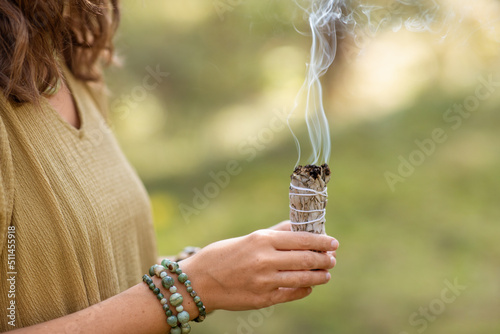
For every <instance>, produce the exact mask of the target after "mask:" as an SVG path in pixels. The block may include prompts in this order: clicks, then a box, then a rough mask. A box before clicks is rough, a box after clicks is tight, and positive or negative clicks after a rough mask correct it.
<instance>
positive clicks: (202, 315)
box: [194, 314, 207, 322]
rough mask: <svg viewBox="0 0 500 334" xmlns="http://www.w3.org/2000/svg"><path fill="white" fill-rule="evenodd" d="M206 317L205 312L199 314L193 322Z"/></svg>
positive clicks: (200, 320)
mask: <svg viewBox="0 0 500 334" xmlns="http://www.w3.org/2000/svg"><path fill="white" fill-rule="evenodd" d="M206 317H207V315H206V314H200V315H199V316H198V317H197V318H196V319H194V321H195V322H202V321H203V320H205V319H206Z"/></svg>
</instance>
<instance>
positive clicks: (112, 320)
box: [13, 277, 198, 334]
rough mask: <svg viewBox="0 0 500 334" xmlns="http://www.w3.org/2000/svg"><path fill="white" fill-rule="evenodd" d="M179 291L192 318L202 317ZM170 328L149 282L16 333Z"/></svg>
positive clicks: (137, 331) (160, 330)
mask: <svg viewBox="0 0 500 334" xmlns="http://www.w3.org/2000/svg"><path fill="white" fill-rule="evenodd" d="M153 280H154V283H155V285H156V286H157V287H159V288H160V289H161V290H162V293H164V294H165V295H168V292H167V291H166V290H165V289H164V288H163V287H162V286H161V281H160V279H159V278H157V277H154V278H153ZM176 286H177V287H178V292H180V293H181V294H182V295H183V297H184V302H183V303H182V305H183V306H184V309H185V310H186V311H188V312H189V314H190V317H191V319H194V318H195V317H196V316H198V309H197V307H196V305H194V302H193V301H192V298H191V297H190V296H189V294H188V293H187V291H186V288H185V287H184V286H183V285H182V284H177V285H176ZM169 329H170V326H169V325H168V324H167V316H166V315H165V312H164V311H163V309H162V307H161V304H160V302H159V301H158V299H157V298H156V296H155V295H154V294H153V292H152V291H151V290H150V289H149V288H148V286H147V285H146V284H145V283H140V284H137V285H135V286H133V287H131V288H130V289H128V290H126V291H124V292H122V293H120V294H118V295H116V296H113V297H111V298H109V299H106V300H104V301H102V302H100V303H98V304H95V305H92V306H90V307H88V308H86V309H83V310H80V311H78V312H75V313H72V314H69V315H67V316H64V317H62V318H57V319H54V320H50V321H47V322H44V323H40V324H38V325H34V326H30V327H25V328H21V329H18V330H15V331H14V332H13V333H16V334H24V333H26V334H35V333H44V334H45V333H54V334H59V333H61V334H62V333H65V334H66V333H71V334H78V333H82V334H83V333H94V334H101V333H102V334H104V333H106V334H113V333H134V334H142V333H144V334H146V333H147V334H156V333H161V334H164V333H168V330H169Z"/></svg>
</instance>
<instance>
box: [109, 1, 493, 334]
mask: <svg viewBox="0 0 500 334" xmlns="http://www.w3.org/2000/svg"><path fill="white" fill-rule="evenodd" d="M378 3H382V1H379V2H378ZM440 3H441V5H442V6H444V7H445V8H447V7H446V6H451V4H452V5H453V6H454V8H455V10H456V11H457V16H459V17H461V20H460V24H458V23H457V25H456V26H451V28H452V29H450V32H449V34H448V36H447V38H446V39H444V40H443V41H437V40H438V39H439V38H436V34H432V33H412V32H408V31H405V30H402V31H400V32H398V33H394V32H392V31H391V30H390V29H384V28H382V29H381V30H380V31H379V32H378V33H377V34H375V36H373V37H372V38H370V40H369V41H365V43H364V44H363V45H362V46H363V48H362V50H357V51H362V52H361V53H360V55H359V56H357V57H355V58H354V57H352V52H343V51H352V48H354V49H356V44H353V42H352V41H350V40H343V41H341V44H340V46H339V50H340V51H339V55H338V58H337V60H336V62H335V64H334V67H333V68H332V69H331V70H330V72H329V73H328V74H327V76H326V77H325V78H324V81H323V82H324V88H325V104H326V107H327V112H328V117H329V120H330V123H331V128H332V146H333V149H332V158H331V161H330V165H331V167H332V169H333V172H334V175H333V178H332V181H331V183H330V185H329V196H330V197H329V207H328V214H327V218H328V219H327V231H328V232H329V233H330V234H332V235H334V236H335V237H337V238H338V239H339V240H340V243H341V249H340V250H339V252H338V265H337V267H336V269H335V270H334V271H333V279H332V282H331V283H329V284H328V285H326V286H321V287H316V288H315V290H314V292H313V294H312V295H311V296H310V297H309V298H307V299H305V300H302V301H299V302H295V303H291V304H287V305H279V306H277V307H276V308H275V309H274V310H273V313H272V315H271V316H269V317H266V318H265V320H264V321H263V324H262V325H259V326H252V327H251V331H248V330H245V329H242V327H241V326H240V325H241V321H242V319H243V320H244V321H247V322H248V320H249V319H250V320H251V319H252V318H251V317H252V312H239V313H229V312H216V313H215V314H214V315H212V316H211V317H210V318H209V319H208V320H207V321H206V322H204V323H203V324H202V325H199V326H195V328H194V331H196V332H200V333H206V334H211V333H214V334H215V333H217V334H219V333H227V334H229V333H242V334H243V333H261V334H267V333H273V334H274V333H283V334H284V333H287V334H302V333H321V334H323V333H324V334H327V333H383V334H387V333H395V334H400V333H402V332H403V333H404V332H407V333H409V334H411V333H419V330H422V329H423V328H424V326H423V325H422V323H420V324H419V325H412V324H411V323H410V322H409V318H410V317H411V315H412V314H414V312H417V313H418V312H420V310H421V309H420V308H429V306H430V305H432V303H435V302H434V301H435V300H436V299H440V298H441V291H442V290H443V289H444V288H446V283H445V280H448V281H450V282H453V281H454V280H455V279H456V280H458V282H459V283H460V284H461V285H465V286H466V287H467V288H466V289H465V291H463V292H462V293H461V295H460V296H458V297H457V299H456V300H455V301H454V302H453V303H449V304H446V305H445V306H446V309H445V310H443V311H442V313H441V312H440V314H437V315H435V319H434V318H433V319H432V320H430V319H427V323H426V327H425V333H429V334H433V333H440V334H441V333H452V332H453V333H456V334H470V333H475V334H483V333H484V334H490V333H496V332H499V331H500V320H499V315H500V300H499V298H498V296H499V295H500V280H499V277H500V266H499V265H498V263H499V259H500V246H499V244H498V237H499V235H500V224H499V221H500V208H499V204H498V200H499V195H500V191H499V189H500V133H499V130H500V126H499V124H500V113H499V110H498V109H499V103H500V87H498V86H497V87H496V88H495V89H496V90H495V91H494V92H493V94H492V95H491V97H489V98H488V99H486V100H485V101H481V103H480V106H479V107H478V108H476V109H474V111H473V112H472V113H471V114H470V116H468V117H461V121H462V123H461V124H460V126H458V127H457V129H456V130H454V129H453V128H452V127H451V125H453V124H455V123H451V122H447V121H446V120H445V119H444V115H445V113H446V112H447V110H448V109H449V108H453V106H454V105H455V104H463V103H464V101H466V99H467V98H468V97H469V96H473V95H474V94H475V90H476V87H478V85H480V81H479V80H478V77H479V76H482V77H483V78H488V76H490V75H491V76H492V78H493V80H494V81H495V82H500V71H499V61H498V59H499V53H500V48H499V46H500V44H499V41H500V30H499V25H498V22H497V20H496V19H495V17H498V15H499V14H500V8H499V7H500V6H499V3H498V1H494V0H482V1H443V2H440ZM223 5H224V6H225V7H224V6H223ZM221 6H222V7H221ZM122 7H123V19H122V26H121V29H120V32H119V34H118V36H117V47H118V50H119V53H120V55H121V56H122V58H123V59H124V65H123V66H122V67H121V68H112V69H110V70H108V71H107V79H108V83H109V87H110V89H111V91H112V92H113V95H112V96H111V97H110V101H111V104H112V105H113V102H116V101H117V100H119V99H120V98H121V96H122V95H123V94H125V95H130V94H132V92H134V89H135V88H136V87H137V86H140V85H141V84H142V80H143V78H144V77H145V76H146V75H147V74H148V72H147V70H146V68H147V67H149V68H151V69H154V68H156V67H157V66H159V68H160V69H161V71H164V72H168V73H169V76H168V77H167V78H164V80H163V81H162V82H161V83H160V84H159V85H158V87H157V88H156V89H153V90H150V91H147V96H146V97H144V98H141V99H140V101H139V100H136V101H132V102H133V103H131V104H129V105H128V107H127V108H125V109H123V106H122V109H121V110H120V111H119V112H118V111H117V110H113V109H112V117H113V124H114V129H115V132H116V134H117V136H118V139H119V141H120V142H121V145H122V147H123V149H124V151H125V153H126V155H127V156H128V157H129V159H130V161H131V163H132V164H133V165H134V166H135V167H136V168H137V170H138V172H139V174H140V176H141V178H142V179H143V181H144V182H145V185H146V187H147V189H148V191H149V193H150V196H151V201H152V206H153V211H154V215H155V228H156V231H157V240H158V248H159V251H160V253H161V254H173V253H177V252H178V251H179V250H180V249H181V248H182V247H184V246H185V245H199V246H203V245H206V244H208V243H210V242H213V241H216V240H219V239H223V238H229V237H235V236H239V235H242V234H246V233H250V232H251V231H253V230H256V229H259V228H266V227H268V226H271V225H273V224H275V223H277V222H279V221H281V220H284V219H286V218H287V215H288V182H289V174H290V173H291V171H292V169H293V165H294V163H295V161H296V157H297V152H296V150H295V146H294V144H293V141H292V137H291V135H290V133H289V131H288V129H287V128H286V127H285V126H284V121H283V116H282V115H284V114H286V113H287V112H288V111H289V110H290V108H291V106H292V103H293V99H294V95H295V93H296V92H297V90H298V88H299V87H300V84H301V80H302V79H303V74H304V69H305V67H304V64H305V63H306V62H307V57H308V50H309V42H310V40H309V38H308V37H307V36H302V35H300V34H298V33H297V32H296V31H295V29H294V24H295V25H296V26H297V27H298V28H300V29H302V26H300V22H301V16H300V12H297V11H296V6H295V4H294V3H293V2H292V1H290V2H286V1H281V0H280V1H271V2H269V1H261V0H255V1H252V2H250V1H224V0H221V1H215V2H214V1H212V0H210V1H206V0H186V1H172V0H167V1H158V0H151V1H137V0H128V1H123V6H122ZM450 8H451V7H450ZM223 9H225V11H224V12H223V13H222V16H221V15H219V14H220V13H221V11H222V10H223ZM218 11H219V12H218ZM495 15H496V16H495ZM439 37H441V36H439ZM353 45H354V46H353ZM348 55H351V57H349V56H348ZM454 115H455V114H454ZM273 125H275V127H274V129H275V130H271V132H269V131H267V130H266V131H264V129H271V128H272V127H273ZM436 128H439V129H443V131H445V133H446V136H447V139H446V140H445V141H444V142H443V143H438V144H436V148H435V151H434V152H433V153H432V154H429V155H428V156H427V155H426V156H425V161H423V163H422V164H421V165H419V166H416V167H415V170H414V172H413V173H411V175H410V176H409V177H405V178H404V180H405V181H404V182H398V183H396V184H395V186H394V191H392V190H391V187H390V186H389V185H388V183H387V181H386V178H385V176H384V173H386V172H387V171H390V172H392V173H397V169H398V166H399V164H400V161H399V156H403V157H404V158H405V159H408V158H409V156H410V155H411V154H412V152H415V150H418V149H419V148H418V146H417V145H416V143H415V140H419V141H422V140H425V139H428V138H431V134H432V131H433V130H434V129H436ZM264 132H265V133H264ZM264 134H266V135H267V137H265V136H264ZM270 134H271V135H270ZM230 161H236V162H237V163H238V166H239V168H240V169H239V173H238V174H237V175H231V178H230V181H229V183H228V185H227V186H224V187H221V189H219V191H218V194H217V196H214V198H209V200H208V204H207V205H205V206H203V208H201V209H199V210H198V209H197V210H198V211H199V212H198V213H197V214H193V215H189V217H188V219H187V220H186V215H184V216H183V214H182V212H181V210H180V209H179V205H181V204H185V205H188V206H194V204H193V199H194V197H195V192H194V189H197V190H200V191H201V192H203V191H204V187H206V185H207V184H209V183H211V182H213V178H212V177H211V176H210V172H213V173H216V174H217V173H220V172H221V171H225V170H226V169H227V164H228V162H230ZM228 279H230V278H228ZM254 316H255V314H254ZM415 319H426V318H425V317H423V316H418V317H417V318H414V320H415Z"/></svg>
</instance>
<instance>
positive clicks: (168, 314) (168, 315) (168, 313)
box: [165, 304, 173, 317]
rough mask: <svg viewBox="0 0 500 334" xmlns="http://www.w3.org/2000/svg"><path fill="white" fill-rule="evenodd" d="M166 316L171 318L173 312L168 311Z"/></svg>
mask: <svg viewBox="0 0 500 334" xmlns="http://www.w3.org/2000/svg"><path fill="white" fill-rule="evenodd" d="M165 305H166V304H165ZM165 314H166V315H167V317H170V316H171V315H172V314H173V313H172V311H170V310H167V311H166V312H165Z"/></svg>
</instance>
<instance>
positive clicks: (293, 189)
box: [290, 164, 330, 234]
mask: <svg viewBox="0 0 500 334" xmlns="http://www.w3.org/2000/svg"><path fill="white" fill-rule="evenodd" d="M290 179H291V181H290V221H291V224H292V231H294V232H298V231H306V232H311V233H316V234H326V232H325V221H326V219H325V215H326V203H327V202H328V193H327V187H326V184H327V183H328V181H330V167H328V165H327V164H323V165H321V166H316V165H307V166H304V167H303V166H298V167H297V168H295V170H294V172H293V174H292V175H291V176H290Z"/></svg>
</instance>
